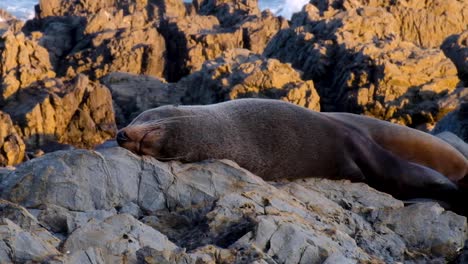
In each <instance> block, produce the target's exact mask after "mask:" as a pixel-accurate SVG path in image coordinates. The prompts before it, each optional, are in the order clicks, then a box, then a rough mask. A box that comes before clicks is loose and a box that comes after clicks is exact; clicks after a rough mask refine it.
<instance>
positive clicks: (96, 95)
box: [3, 75, 116, 150]
mask: <svg viewBox="0 0 468 264" xmlns="http://www.w3.org/2000/svg"><path fill="white" fill-rule="evenodd" d="M3 110H4V111H5V112H7V113H9V114H10V116H11V117H12V119H13V121H14V123H15V125H16V126H17V127H19V129H18V133H19V134H20V135H21V136H22V137H23V139H24V140H25V142H26V145H27V146H28V147H31V148H32V149H36V148H42V147H45V148H46V149H47V145H48V143H49V142H56V141H58V142H60V143H65V144H72V145H75V146H78V147H88V148H90V147H94V146H95V145H97V144H100V143H102V142H103V141H105V140H106V139H109V138H113V137H114V135H115V133H116V127H115V121H114V113H113V109H112V100H111V94H110V92H109V90H108V89H107V88H106V87H104V86H102V85H101V84H99V83H97V82H91V81H89V79H88V78H87V77H86V76H84V75H78V76H77V77H76V78H75V79H73V80H71V81H66V80H65V81H63V80H62V79H47V80H44V81H42V82H39V83H38V84H37V85H33V86H30V87H29V88H27V89H23V90H22V91H21V92H20V93H18V95H17V98H16V99H15V100H10V101H9V102H8V103H7V104H6V105H5V107H4V109H3ZM52 150H53V149H52Z"/></svg>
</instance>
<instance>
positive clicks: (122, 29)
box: [30, 0, 166, 80]
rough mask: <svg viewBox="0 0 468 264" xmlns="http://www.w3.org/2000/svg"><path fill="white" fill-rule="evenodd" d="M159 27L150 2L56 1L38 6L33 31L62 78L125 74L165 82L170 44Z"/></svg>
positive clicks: (155, 12)
mask: <svg viewBox="0 0 468 264" xmlns="http://www.w3.org/2000/svg"><path fill="white" fill-rule="evenodd" d="M158 23H159V11H158V7H157V6H156V5H155V4H152V3H148V1H146V0H143V1H140V0H135V1H119V0H115V1H114V0H110V1H100V2H99V3H91V2H89V3H88V2H83V3H81V4H75V3H70V2H67V1H61V0H58V1H52V2H47V1H41V2H40V3H39V11H38V19H36V20H34V21H33V22H31V23H30V28H31V29H30V30H38V31H41V32H44V34H45V35H44V37H42V38H41V43H42V44H43V45H44V46H45V47H46V48H47V49H48V50H49V51H50V52H51V54H52V56H51V57H52V60H53V63H54V66H55V68H56V69H57V72H58V73H59V75H61V76H68V77H73V76H75V75H76V74H79V73H84V74H86V75H89V76H90V77H91V78H92V79H94V80H96V79H99V78H101V77H103V76H105V75H106V74H108V73H110V72H113V71H126V72H130V73H136V74H148V75H152V76H158V77H164V75H165V64H166V61H165V50H166V44H165V41H164V38H163V37H162V36H161V35H160V34H159V32H158V30H157V28H155V24H158ZM60 40H61V42H60Z"/></svg>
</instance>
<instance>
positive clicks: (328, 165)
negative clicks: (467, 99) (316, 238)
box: [119, 99, 468, 199]
mask: <svg viewBox="0 0 468 264" xmlns="http://www.w3.org/2000/svg"><path fill="white" fill-rule="evenodd" d="M121 132H125V134H126V136H127V138H128V140H127V141H126V142H120V143H119V144H120V145H121V146H122V147H124V148H127V149H129V150H131V151H133V152H135V153H138V154H144V155H151V156H154V157H156V158H158V159H161V160H171V159H175V160H181V161H183V162H196V161H201V160H205V159H230V160H233V161H236V162H237V163H238V164H239V165H241V166H242V167H244V168H246V169H248V170H250V171H252V172H253V173H255V174H257V175H259V176H260V177H262V178H264V179H266V180H274V179H278V178H304V177H324V178H329V179H339V178H345V179H350V180H353V181H364V182H367V183H369V184H370V185H372V186H374V187H375V188H377V189H380V190H382V191H386V192H389V193H391V194H394V195H396V196H398V197H401V198H412V197H431V198H437V199H447V197H449V196H451V194H452V193H454V192H456V190H457V186H456V184H454V183H456V182H457V181H459V180H461V179H462V178H463V177H464V176H466V174H467V172H468V161H467V160H466V158H464V157H463V156H462V155H461V154H460V153H459V152H458V151H457V150H455V149H454V148H453V147H451V146H450V145H449V144H447V143H445V142H444V141H442V140H439V139H437V138H435V137H433V136H431V135H428V134H425V133H423V132H419V131H417V130H414V129H411V128H407V127H403V126H399V125H395V124H391V123H388V122H385V121H380V120H377V119H373V118H368V117H364V116H358V115H353V114H345V113H319V112H313V111H310V110H308V109H305V108H302V107H299V106H296V105H293V104H290V103H286V102H282V101H276V100H264V99H241V100H234V101H229V102H225V103H220V104H215V105H207V106H164V107H159V108H156V109H152V110H148V111H145V112H143V113H142V114H140V115H139V116H138V117H137V118H135V120H134V121H133V122H132V123H131V124H130V125H129V126H127V127H125V128H123V129H122V130H121ZM443 175H445V176H446V177H444V176H443ZM449 179H450V180H449Z"/></svg>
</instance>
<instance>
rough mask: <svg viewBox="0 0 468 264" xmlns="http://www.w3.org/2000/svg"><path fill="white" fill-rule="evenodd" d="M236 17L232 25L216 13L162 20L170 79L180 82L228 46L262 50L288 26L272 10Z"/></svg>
mask: <svg viewBox="0 0 468 264" xmlns="http://www.w3.org/2000/svg"><path fill="white" fill-rule="evenodd" d="M238 4H239V5H242V4H241V3H238ZM208 13H209V12H208ZM236 19H237V20H239V22H238V23H237V24H235V25H234V24H233V25H232V26H229V27H227V26H225V25H223V24H222V21H221V23H220V21H219V20H218V19H217V18H216V17H215V16H213V15H205V16H200V15H197V14H191V15H188V16H186V17H183V18H174V17H172V18H169V19H168V20H167V21H166V22H165V23H163V25H162V27H161V28H162V34H163V35H164V36H165V38H166V42H167V47H168V67H169V75H168V80H169V81H178V80H179V79H180V78H181V77H183V76H185V75H187V74H189V73H193V72H195V71H197V70H200V69H201V67H202V64H203V62H205V61H206V60H212V59H215V58H216V57H218V56H220V55H221V54H222V53H223V52H224V51H226V50H229V49H233V48H248V49H251V50H252V51H254V52H260V53H261V52H262V51H263V49H264V48H265V46H266V45H267V43H268V41H270V39H271V38H272V37H273V36H274V35H275V34H276V32H278V31H279V30H281V29H283V28H286V27H288V23H287V21H286V20H285V19H283V18H277V17H275V16H273V15H272V14H271V13H270V12H269V11H265V12H263V13H261V14H260V13H258V14H256V15H255V16H247V15H237V16H236Z"/></svg>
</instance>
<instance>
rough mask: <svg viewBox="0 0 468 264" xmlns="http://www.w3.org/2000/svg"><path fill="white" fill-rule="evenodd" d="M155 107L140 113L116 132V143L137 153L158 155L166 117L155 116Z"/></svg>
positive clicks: (162, 139) (162, 140)
mask: <svg viewBox="0 0 468 264" xmlns="http://www.w3.org/2000/svg"><path fill="white" fill-rule="evenodd" d="M157 116H158V115H157V114H156V113H155V109H151V110H148V111H145V112H143V113H141V114H140V115H139V116H137V117H136V118H135V119H134V120H133V121H132V122H131V123H130V124H129V125H128V126H126V127H124V128H122V129H121V130H119V132H118V133H117V137H116V140H117V143H118V144H119V146H121V147H123V148H126V149H128V150H130V151H132V152H133V153H136V154H139V155H150V156H153V157H158V156H160V150H161V148H162V144H163V142H164V134H165V133H164V131H165V128H166V127H167V126H166V125H165V124H166V123H167V121H168V120H167V118H156V117H157Z"/></svg>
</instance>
